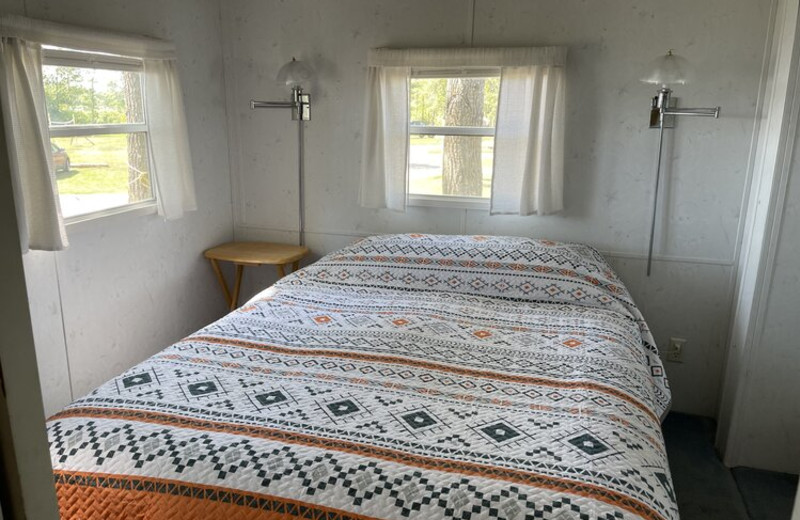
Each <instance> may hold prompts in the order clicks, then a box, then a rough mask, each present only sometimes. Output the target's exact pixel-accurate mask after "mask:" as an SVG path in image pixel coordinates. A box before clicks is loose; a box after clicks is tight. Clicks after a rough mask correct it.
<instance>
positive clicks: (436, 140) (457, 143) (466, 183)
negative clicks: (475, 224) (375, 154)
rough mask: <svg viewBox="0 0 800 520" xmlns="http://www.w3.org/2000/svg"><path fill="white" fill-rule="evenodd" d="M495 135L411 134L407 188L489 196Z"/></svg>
mask: <svg viewBox="0 0 800 520" xmlns="http://www.w3.org/2000/svg"><path fill="white" fill-rule="evenodd" d="M493 159H494V137H477V136H442V135H436V136H422V135H412V136H411V138H410V147H409V168H408V183H409V184H408V192H409V193H411V194H414V195H445V196H448V195H449V196H462V197H484V198H488V197H489V195H490V193H491V187H492V161H493Z"/></svg>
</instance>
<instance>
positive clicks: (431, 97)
mask: <svg viewBox="0 0 800 520" xmlns="http://www.w3.org/2000/svg"><path fill="white" fill-rule="evenodd" d="M499 91H500V78H499V77H491V78H468V77H458V78H412V79H411V83H410V90H409V111H410V112H409V115H410V119H409V121H410V122H411V125H412V126H483V127H494V125H495V120H496V119H497V94H498V92H499Z"/></svg>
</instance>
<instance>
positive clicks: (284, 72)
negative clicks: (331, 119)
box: [250, 58, 314, 121]
mask: <svg viewBox="0 0 800 520" xmlns="http://www.w3.org/2000/svg"><path fill="white" fill-rule="evenodd" d="M313 76H314V73H313V72H312V71H311V68H310V67H309V66H308V65H306V64H305V63H303V62H302V61H297V60H296V59H294V58H292V61H290V62H289V63H287V64H286V65H284V66H283V67H281V69H280V70H279V71H278V77H277V80H276V81H277V82H278V84H279V85H286V86H287V87H289V88H291V89H292V100H291V101H256V100H253V99H251V100H250V108H291V109H292V119H293V120H294V121H310V120H311V112H310V109H311V96H310V95H309V94H308V93H307V92H304V91H303V83H309V82H310V81H311V78H312V77H313Z"/></svg>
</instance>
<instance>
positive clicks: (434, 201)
mask: <svg viewBox="0 0 800 520" xmlns="http://www.w3.org/2000/svg"><path fill="white" fill-rule="evenodd" d="M408 205H409V206H422V207H429V208H454V209H478V210H486V211H488V210H489V199H485V198H483V197H455V196H449V195H409V196H408Z"/></svg>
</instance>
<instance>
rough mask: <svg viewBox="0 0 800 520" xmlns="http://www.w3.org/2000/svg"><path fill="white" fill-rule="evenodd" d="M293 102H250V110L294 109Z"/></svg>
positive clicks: (252, 100) (253, 100)
mask: <svg viewBox="0 0 800 520" xmlns="http://www.w3.org/2000/svg"><path fill="white" fill-rule="evenodd" d="M294 106H295V103H294V101H256V100H255V99H251V100H250V109H251V110H253V109H255V108H294Z"/></svg>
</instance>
